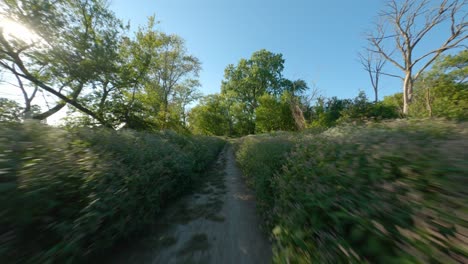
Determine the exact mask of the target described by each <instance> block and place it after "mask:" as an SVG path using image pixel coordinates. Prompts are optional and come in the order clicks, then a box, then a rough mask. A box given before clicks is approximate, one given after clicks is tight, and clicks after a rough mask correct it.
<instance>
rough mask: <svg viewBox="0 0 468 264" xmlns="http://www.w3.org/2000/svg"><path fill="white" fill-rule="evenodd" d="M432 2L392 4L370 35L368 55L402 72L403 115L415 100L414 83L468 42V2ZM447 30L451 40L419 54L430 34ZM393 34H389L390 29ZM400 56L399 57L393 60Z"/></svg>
mask: <svg viewBox="0 0 468 264" xmlns="http://www.w3.org/2000/svg"><path fill="white" fill-rule="evenodd" d="M433 2H434V1H431V0H403V1H401V0H390V1H389V2H388V4H387V5H386V9H385V10H384V11H383V12H382V13H380V15H379V17H380V18H381V20H380V22H378V23H377V24H376V30H375V32H372V33H369V35H368V40H369V43H370V46H371V48H369V51H371V52H373V53H375V54H380V55H381V56H383V58H385V60H387V61H389V62H391V63H392V64H393V65H395V66H396V67H397V68H398V69H399V70H401V71H402V73H403V74H402V76H400V78H401V79H402V80H403V114H405V115H407V114H408V106H409V104H410V103H411V100H412V97H413V85H414V82H415V80H417V79H418V77H419V76H420V75H421V73H422V72H423V71H424V70H426V69H427V68H428V67H429V66H430V65H431V64H432V63H433V62H434V61H435V60H436V59H437V58H438V57H439V56H440V55H441V54H442V53H443V52H445V51H447V50H450V49H453V48H458V47H461V46H462V44H463V41H464V40H466V39H467V38H468V36H467V34H466V30H467V26H468V23H467V22H465V21H466V17H467V15H468V13H467V12H466V10H465V9H466V6H467V0H462V1H461V0H452V1H449V0H439V1H437V2H438V5H437V6H433V5H432V3H433ZM445 25H446V26H448V28H449V30H448V33H449V36H448V37H447V38H446V39H445V40H444V41H442V43H441V44H439V45H438V47H437V48H434V49H432V50H429V51H424V50H418V49H416V48H417V47H418V48H419V46H420V45H419V46H418V44H420V43H421V41H422V40H423V39H427V36H428V33H429V32H432V31H434V30H435V29H436V28H438V27H439V26H445ZM389 27H390V28H391V29H392V32H391V34H387V32H386V31H387V28H389ZM392 41H393V44H391V45H392V47H394V49H392V50H390V51H389V50H387V49H386V47H385V44H387V43H389V42H392ZM394 54H398V55H400V57H399V58H398V57H396V56H394Z"/></svg>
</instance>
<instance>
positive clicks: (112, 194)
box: [0, 123, 223, 263]
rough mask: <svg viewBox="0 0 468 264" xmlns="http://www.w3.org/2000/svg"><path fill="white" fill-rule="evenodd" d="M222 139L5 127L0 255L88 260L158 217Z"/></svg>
mask: <svg viewBox="0 0 468 264" xmlns="http://www.w3.org/2000/svg"><path fill="white" fill-rule="evenodd" d="M222 145H223V142H222V140H220V139H217V138H207V137H190V136H182V135H177V134H175V133H172V132H168V131H166V132H161V133H159V134H149V133H141V132H133V131H119V132H116V131H111V130H107V129H95V130H90V129H81V130H75V131H72V132H66V131H63V130H60V129H56V128H51V127H48V126H44V125H40V124H36V123H27V124H8V125H7V124H5V125H3V124H2V126H1V127H0V155H1V157H0V159H1V160H0V195H1V197H2V198H1V199H0V208H1V211H0V215H1V218H0V259H1V260H2V261H1V262H2V263H3V262H17V263H52V262H58V263H64V262H77V261H81V260H83V259H84V258H85V257H86V256H89V255H90V254H92V253H94V252H96V251H99V250H103V249H106V248H109V247H110V246H112V245H113V244H114V243H115V242H116V240H118V239H121V238H125V237H126V236H128V235H130V234H132V233H134V232H136V231H138V230H139V229H141V228H142V227H143V226H145V225H146V224H149V223H151V222H153V221H154V220H155V218H156V217H157V215H158V213H159V212H160V210H161V208H162V207H163V206H164V205H165V204H166V202H167V201H168V200H170V199H172V198H175V197H177V196H178V195H180V194H181V193H182V192H183V191H185V190H187V189H188V188H190V186H191V183H193V181H194V180H195V179H196V177H197V172H200V171H202V170H203V169H204V168H206V166H208V164H210V163H211V162H212V161H213V160H214V158H215V157H216V155H217V153H218V152H219V151H220V149H221V146H222Z"/></svg>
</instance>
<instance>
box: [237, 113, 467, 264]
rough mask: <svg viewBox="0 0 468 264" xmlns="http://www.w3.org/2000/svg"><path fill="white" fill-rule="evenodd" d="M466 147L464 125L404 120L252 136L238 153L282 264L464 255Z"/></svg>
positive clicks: (449, 259)
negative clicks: (317, 131) (302, 132)
mask: <svg viewBox="0 0 468 264" xmlns="http://www.w3.org/2000/svg"><path fill="white" fill-rule="evenodd" d="M467 149H468V129H467V125H466V124H453V123H447V122H429V121H424V122H408V121H400V122H392V123H387V124H374V125H368V126H362V127H351V126H349V127H339V128H333V129H330V130H328V131H326V132H323V133H321V134H318V135H294V136H293V135H283V136H275V137H267V136H261V137H247V138H244V139H243V140H242V141H241V143H240V146H238V151H237V159H238V162H239V164H240V165H241V168H242V169H243V171H244V175H245V176H246V177H247V179H248V181H249V182H251V183H253V187H254V189H255V191H256V192H257V199H258V200H259V204H260V209H261V210H260V211H261V212H262V214H263V216H264V218H265V220H266V226H267V227H268V228H269V230H272V236H274V238H275V241H276V242H275V246H274V255H275V257H274V259H275V262H277V263H467V262H468V240H467V237H468V223H467V211H468V189H467V188H466V186H468V161H467V156H466V150H467ZM281 157H283V158H281ZM262 167H263V168H265V169H263V168H262Z"/></svg>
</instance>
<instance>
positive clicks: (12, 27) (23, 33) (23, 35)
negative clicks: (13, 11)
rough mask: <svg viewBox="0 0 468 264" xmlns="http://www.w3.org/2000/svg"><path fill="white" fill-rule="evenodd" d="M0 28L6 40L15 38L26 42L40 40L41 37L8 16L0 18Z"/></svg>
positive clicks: (32, 42) (30, 42) (31, 42)
mask: <svg viewBox="0 0 468 264" xmlns="http://www.w3.org/2000/svg"><path fill="white" fill-rule="evenodd" d="M0 30H2V31H3V36H4V37H5V39H6V40H17V41H22V42H25V43H27V44H34V43H38V42H41V38H40V37H39V36H38V35H37V34H36V33H34V32H33V31H31V30H30V29H28V28H27V27H25V26H24V25H21V24H20V23H17V22H15V21H13V20H11V19H8V18H0Z"/></svg>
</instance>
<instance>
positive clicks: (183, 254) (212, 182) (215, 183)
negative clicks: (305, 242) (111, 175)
mask: <svg viewBox="0 0 468 264" xmlns="http://www.w3.org/2000/svg"><path fill="white" fill-rule="evenodd" d="M206 174H207V175H206V179H205V180H204V181H203V184H202V185H201V186H199V187H198V188H197V190H196V191H194V193H193V194H191V195H188V196H186V197H184V198H182V199H181V200H179V201H178V202H176V203H174V204H172V205H171V206H170V207H169V208H168V209H167V210H165V212H164V213H163V215H162V216H161V217H160V218H159V219H158V221H157V223H156V224H155V226H154V227H152V228H151V230H148V234H147V235H146V236H145V237H144V238H142V239H138V241H131V242H129V243H128V244H127V245H126V246H124V247H120V248H119V249H118V252H115V254H114V255H113V256H112V257H111V258H110V259H109V261H108V263H167V264H170V263H216V264H220V263H222V264H225V263H226V264H229V263H233V264H234V263H236V264H239V263H256V264H260V263H271V245H270V243H269V242H268V240H267V239H266V236H265V235H264V234H263V233H262V232H261V231H260V228H259V224H260V222H259V219H258V216H257V214H256V211H255V199H254V196H253V195H252V193H251V191H250V190H248V189H247V188H246V186H245V184H244V182H243V180H242V175H241V172H240V170H239V168H237V166H236V163H235V158H234V153H233V150H232V148H231V147H230V146H227V147H226V148H225V149H224V150H223V151H222V153H221V154H220V156H219V158H218V161H217V163H216V164H215V165H214V166H213V167H212V168H211V169H210V170H209V171H207V173H206ZM106 262H107V261H106ZM101 263H102V262H101Z"/></svg>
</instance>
